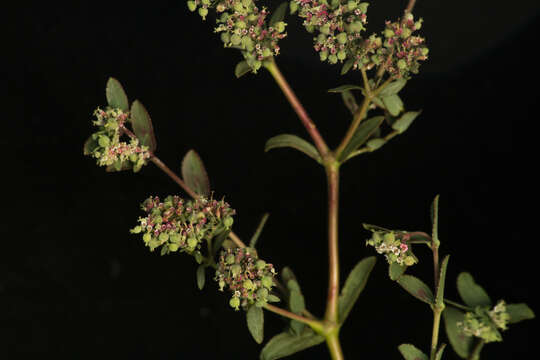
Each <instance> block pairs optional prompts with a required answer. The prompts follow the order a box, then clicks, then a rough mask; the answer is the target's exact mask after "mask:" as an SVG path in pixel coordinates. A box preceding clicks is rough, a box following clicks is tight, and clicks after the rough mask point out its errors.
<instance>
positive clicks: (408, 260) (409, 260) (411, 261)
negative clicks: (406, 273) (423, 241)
mask: <svg viewBox="0 0 540 360" xmlns="http://www.w3.org/2000/svg"><path fill="white" fill-rule="evenodd" d="M403 263H404V264H405V265H407V266H411V265H414V263H415V260H414V258H413V257H412V256H407V257H406V258H405V259H403Z"/></svg>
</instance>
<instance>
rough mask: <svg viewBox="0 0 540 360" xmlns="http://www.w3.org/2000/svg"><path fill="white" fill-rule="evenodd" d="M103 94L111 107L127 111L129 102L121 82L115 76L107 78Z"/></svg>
mask: <svg viewBox="0 0 540 360" xmlns="http://www.w3.org/2000/svg"><path fill="white" fill-rule="evenodd" d="M105 96H106V97H107V103H108V104H109V106H110V107H112V108H118V109H120V110H122V111H129V102H128V98H127V95H126V92H125V91H124V88H123V87H122V84H120V82H119V81H118V80H116V79H115V78H113V77H111V78H109V81H107V87H106V88H105Z"/></svg>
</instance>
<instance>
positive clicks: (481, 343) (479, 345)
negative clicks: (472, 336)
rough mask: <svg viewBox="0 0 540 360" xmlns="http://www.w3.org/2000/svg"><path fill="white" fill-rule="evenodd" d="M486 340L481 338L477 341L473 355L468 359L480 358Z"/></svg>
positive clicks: (476, 359)
mask: <svg viewBox="0 0 540 360" xmlns="http://www.w3.org/2000/svg"><path fill="white" fill-rule="evenodd" d="M484 344H485V343H484V340H479V341H478V342H477V343H476V346H475V347H474V349H473V351H472V353H471V356H469V357H468V359H467V360H478V359H480V352H481V351H482V348H483V347H484Z"/></svg>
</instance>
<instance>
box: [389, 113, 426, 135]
mask: <svg viewBox="0 0 540 360" xmlns="http://www.w3.org/2000/svg"><path fill="white" fill-rule="evenodd" d="M420 113H421V111H408V112H406V113H405V114H403V115H402V116H401V117H400V118H399V119H397V120H396V121H395V122H394V123H393V124H392V129H394V130H396V131H397V132H398V133H400V134H403V133H404V132H405V130H407V129H408V128H409V126H410V125H411V124H412V122H413V121H414V119H416V117H417V116H418V115H420Z"/></svg>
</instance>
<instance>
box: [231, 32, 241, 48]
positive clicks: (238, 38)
mask: <svg viewBox="0 0 540 360" xmlns="http://www.w3.org/2000/svg"><path fill="white" fill-rule="evenodd" d="M241 42H242V37H241V36H240V35H238V34H232V36H231V43H232V44H233V45H234V46H238V45H240V43H241Z"/></svg>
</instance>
